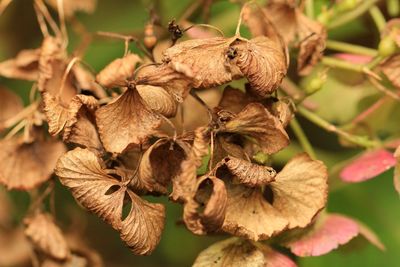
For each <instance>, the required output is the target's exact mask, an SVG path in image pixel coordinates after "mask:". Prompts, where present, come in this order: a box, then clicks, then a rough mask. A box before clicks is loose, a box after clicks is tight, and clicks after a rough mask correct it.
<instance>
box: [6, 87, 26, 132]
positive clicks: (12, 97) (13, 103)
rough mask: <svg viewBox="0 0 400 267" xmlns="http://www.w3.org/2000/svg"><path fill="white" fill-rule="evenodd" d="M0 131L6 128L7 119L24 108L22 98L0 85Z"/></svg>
mask: <svg viewBox="0 0 400 267" xmlns="http://www.w3.org/2000/svg"><path fill="white" fill-rule="evenodd" d="M0 107H1V109H0V132H1V131H2V130H3V129H4V127H5V125H4V123H5V122H6V120H7V119H10V118H12V117H13V116H14V115H16V114H18V112H20V111H21V110H22V109H23V108H24V105H23V103H22V100H21V98H20V97H19V96H18V95H16V94H15V93H14V92H13V91H10V90H8V89H6V88H4V87H2V86H0Z"/></svg>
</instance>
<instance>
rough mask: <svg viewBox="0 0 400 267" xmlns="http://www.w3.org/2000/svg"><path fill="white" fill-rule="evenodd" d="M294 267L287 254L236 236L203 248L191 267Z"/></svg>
mask: <svg viewBox="0 0 400 267" xmlns="http://www.w3.org/2000/svg"><path fill="white" fill-rule="evenodd" d="M227 266H241V267H296V264H295V263H294V262H293V261H292V260H291V259H290V258H289V257H287V256H285V255H283V254H281V253H279V252H277V251H275V250H273V249H271V248H270V247H268V246H266V245H264V244H261V243H258V244H257V245H255V244H254V243H252V242H250V241H247V240H240V239H238V238H229V239H226V240H223V241H220V242H217V243H215V244H213V245H211V246H210V247H208V248H207V249H205V250H203V251H202V252H201V253H200V254H199V255H198V256H197V258H196V261H195V262H194V264H193V267H227Z"/></svg>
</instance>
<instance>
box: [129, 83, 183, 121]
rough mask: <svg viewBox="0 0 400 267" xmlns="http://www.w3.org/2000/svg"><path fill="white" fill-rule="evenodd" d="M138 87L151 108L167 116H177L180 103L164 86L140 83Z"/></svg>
mask: <svg viewBox="0 0 400 267" xmlns="http://www.w3.org/2000/svg"><path fill="white" fill-rule="evenodd" d="M136 89H137V91H138V92H139V95H140V96H141V97H142V98H143V100H144V102H146V104H147V106H148V107H149V108H151V109H152V110H154V111H155V112H158V113H160V114H162V115H163V116H165V117H167V118H171V117H175V115H176V112H177V110H178V105H177V103H176V102H175V100H174V99H173V97H172V96H171V95H170V94H169V93H168V92H167V91H166V90H164V89H163V88H162V87H159V86H151V85H138V86H137V87H136Z"/></svg>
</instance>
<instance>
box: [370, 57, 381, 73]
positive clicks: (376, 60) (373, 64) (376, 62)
mask: <svg viewBox="0 0 400 267" xmlns="http://www.w3.org/2000/svg"><path fill="white" fill-rule="evenodd" d="M383 59H384V58H383V57H382V56H376V57H375V58H374V59H372V60H371V61H370V62H369V63H368V64H367V68H368V69H370V70H372V69H373V68H375V67H376V66H378V65H379V63H381V62H382V60H383Z"/></svg>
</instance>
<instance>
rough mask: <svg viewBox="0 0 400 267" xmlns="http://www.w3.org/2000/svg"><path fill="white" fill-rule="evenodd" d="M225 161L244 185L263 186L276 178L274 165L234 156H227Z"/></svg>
mask: <svg viewBox="0 0 400 267" xmlns="http://www.w3.org/2000/svg"><path fill="white" fill-rule="evenodd" d="M224 161H225V165H226V166H227V167H228V169H229V171H230V172H231V173H232V174H233V175H234V176H235V178H237V180H238V181H239V183H241V184H243V185H246V186H249V187H255V186H262V185H267V184H269V183H271V182H272V181H274V180H275V176H276V171H275V170H274V169H273V168H272V167H268V166H262V165H257V164H254V163H251V162H248V161H247V160H243V159H238V158H235V157H232V156H230V157H227V158H226V159H225V160H224Z"/></svg>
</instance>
